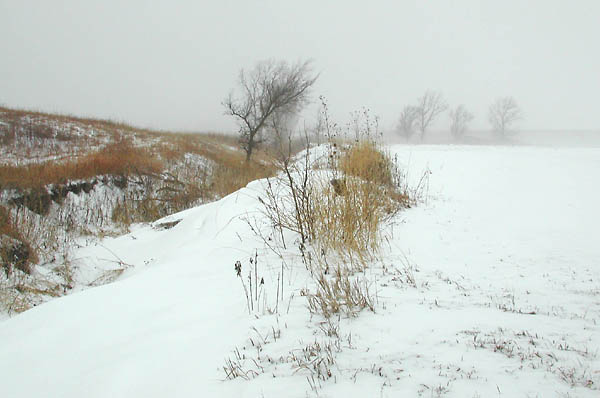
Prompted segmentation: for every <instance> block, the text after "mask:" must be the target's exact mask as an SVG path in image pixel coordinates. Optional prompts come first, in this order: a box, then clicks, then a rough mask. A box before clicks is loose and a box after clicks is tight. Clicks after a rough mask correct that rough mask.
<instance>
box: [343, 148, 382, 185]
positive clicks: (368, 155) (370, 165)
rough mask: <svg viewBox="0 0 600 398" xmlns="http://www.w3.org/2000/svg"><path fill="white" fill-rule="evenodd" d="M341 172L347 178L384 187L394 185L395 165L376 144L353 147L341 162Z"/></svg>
mask: <svg viewBox="0 0 600 398" xmlns="http://www.w3.org/2000/svg"><path fill="white" fill-rule="evenodd" d="M339 168H340V170H341V171H342V172H343V173H344V174H346V175H347V176H355V177H358V178H360V179H362V180H364V181H369V182H374V183H376V184H379V185H383V186H391V185H392V183H393V177H392V176H393V164H392V162H391V160H390V158H389V156H388V155H387V154H386V153H384V152H383V151H382V150H381V148H379V147H378V146H377V144H376V143H374V142H372V141H361V142H359V143H357V144H355V145H353V146H352V147H351V148H350V149H349V150H348V151H347V152H346V153H345V154H343V155H342V156H341V158H340V161H339Z"/></svg>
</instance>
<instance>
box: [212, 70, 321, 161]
mask: <svg viewBox="0 0 600 398" xmlns="http://www.w3.org/2000/svg"><path fill="white" fill-rule="evenodd" d="M317 78H318V75H314V74H313V73H312V68H311V63H310V61H304V62H298V63H296V64H294V65H288V63H287V62H285V61H273V60H268V61H262V62H259V63H257V64H256V66H255V67H254V69H253V70H251V71H250V72H245V71H244V70H243V69H242V70H241V71H240V76H239V81H238V83H239V88H240V90H241V94H240V96H239V97H237V98H236V97H234V94H233V93H230V94H229V96H228V97H227V98H226V99H225V100H224V101H223V106H224V107H225V109H226V111H225V114H226V115H230V116H233V117H235V118H236V119H237V122H238V124H239V127H240V131H239V133H240V144H241V146H242V149H244V151H245V152H246V160H247V161H249V160H250V158H251V156H252V152H253V151H254V149H256V147H257V146H258V145H260V144H261V143H262V142H263V141H264V140H265V139H264V137H263V136H262V133H263V130H264V129H266V128H267V127H268V125H269V122H270V121H272V120H273V118H274V117H276V116H277V118H278V119H279V120H283V119H284V115H286V114H287V115H291V114H296V113H298V112H299V111H300V110H301V109H302V108H303V107H304V106H305V105H306V103H307V102H308V98H309V93H310V88H311V87H312V85H313V84H314V83H315V82H316V80H317ZM276 123H277V122H276ZM271 124H272V123H271Z"/></svg>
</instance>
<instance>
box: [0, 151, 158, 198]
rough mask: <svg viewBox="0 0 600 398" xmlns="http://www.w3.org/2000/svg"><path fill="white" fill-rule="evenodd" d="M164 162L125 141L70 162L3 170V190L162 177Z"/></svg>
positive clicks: (0, 170) (0, 177)
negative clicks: (111, 178) (136, 175)
mask: <svg viewBox="0 0 600 398" xmlns="http://www.w3.org/2000/svg"><path fill="white" fill-rule="evenodd" d="M162 169H163V165H162V162H161V161H160V160H159V159H157V158H155V157H153V156H152V155H151V153H150V152H149V151H148V150H147V149H144V148H139V147H135V146H133V145H132V144H131V142H130V141H127V140H121V141H119V142H115V143H113V144H109V145H108V146H106V147H104V148H103V149H101V150H99V151H95V152H92V153H89V154H87V155H84V156H81V157H78V158H76V159H73V160H69V161H60V162H57V161H48V162H44V163H31V164H27V165H24V166H8V165H2V166H0V189H21V190H23V189H40V188H43V187H45V186H47V185H51V184H66V183H68V182H69V181H72V180H89V179H91V178H94V177H97V176H101V175H114V176H123V177H126V176H128V175H130V174H131V173H134V172H136V173H138V172H141V173H159V172H160V171H161V170H162Z"/></svg>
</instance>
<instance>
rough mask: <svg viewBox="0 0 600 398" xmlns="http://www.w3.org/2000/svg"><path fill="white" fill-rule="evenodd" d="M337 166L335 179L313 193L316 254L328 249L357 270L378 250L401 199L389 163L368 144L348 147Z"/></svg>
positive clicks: (403, 204) (373, 144)
mask: <svg viewBox="0 0 600 398" xmlns="http://www.w3.org/2000/svg"><path fill="white" fill-rule="evenodd" d="M337 165H338V166H337V167H338V170H337V171H338V173H336V174H337V175H338V178H334V179H332V180H330V181H329V184H320V185H319V186H318V188H317V189H316V190H315V191H314V193H313V196H314V200H313V203H312V206H311V208H312V215H313V220H312V223H313V227H312V230H313V231H314V235H315V236H314V238H315V242H316V244H317V245H318V246H319V248H320V251H321V252H327V251H333V252H334V253H336V254H337V255H338V256H340V258H341V259H342V260H343V261H345V262H348V263H349V264H350V265H351V267H352V268H353V269H354V270H361V269H364V268H365V267H366V264H367V263H368V262H369V261H370V260H372V259H373V257H374V256H375V255H376V253H377V251H378V249H379V247H380V244H381V241H382V237H381V236H380V233H381V229H382V228H381V227H382V224H383V223H384V222H385V221H387V220H389V219H390V218H391V217H392V216H393V215H394V214H396V212H397V211H398V210H400V209H401V208H403V207H404V206H405V205H406V201H407V198H406V197H405V195H402V194H400V193H399V192H398V191H397V187H395V186H394V174H395V173H397V170H396V167H395V164H394V162H393V161H392V159H391V158H390V157H389V155H388V154H386V153H385V152H384V151H383V150H382V149H381V148H380V147H378V146H377V144H375V143H374V142H372V141H369V140H366V141H359V142H357V143H355V144H354V145H352V146H351V147H350V148H349V149H348V150H346V151H345V152H343V153H342V154H341V155H340V157H339V159H338V162H337Z"/></svg>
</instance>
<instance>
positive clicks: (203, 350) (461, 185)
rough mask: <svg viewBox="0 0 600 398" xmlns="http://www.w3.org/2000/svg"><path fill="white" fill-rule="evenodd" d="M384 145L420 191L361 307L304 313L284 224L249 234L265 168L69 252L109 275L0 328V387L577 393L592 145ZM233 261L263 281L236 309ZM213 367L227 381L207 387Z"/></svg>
mask: <svg viewBox="0 0 600 398" xmlns="http://www.w3.org/2000/svg"><path fill="white" fill-rule="evenodd" d="M390 151H391V152H392V153H393V154H395V155H397V157H398V162H399V163H400V164H401V165H402V166H404V167H405V168H406V170H407V171H406V173H407V175H408V178H409V179H413V180H414V181H415V182H417V181H418V179H419V178H420V176H421V175H422V171H423V170H425V169H427V170H429V171H430V173H431V174H430V181H429V184H430V185H429V196H428V199H427V201H426V203H421V204H420V205H419V206H417V207H414V208H412V209H410V210H406V211H404V212H402V213H400V214H399V215H398V218H396V219H395V220H393V221H394V222H393V223H392V224H390V225H388V226H387V227H386V228H387V236H388V241H387V242H386V249H385V250H384V253H382V257H381V259H380V260H379V261H377V262H376V263H373V264H372V265H371V267H370V268H369V269H368V270H367V271H366V272H365V273H364V274H360V275H357V277H358V278H360V280H361V281H363V282H364V283H366V284H368V285H369V286H370V290H371V291H372V292H373V295H374V299H375V312H374V313H372V312H369V311H363V312H361V313H360V314H358V316H357V317H355V318H346V317H344V316H341V317H339V318H330V319H329V320H326V319H324V318H322V317H319V316H318V315H313V316H311V314H309V312H308V310H307V308H306V305H307V301H306V298H305V295H306V292H310V291H311V290H313V291H314V288H315V286H314V280H313V279H312V278H311V277H310V275H308V272H307V270H306V267H305V265H304V263H303V262H302V258H301V255H300V252H299V250H298V247H297V243H298V242H297V239H296V240H294V235H293V234H291V233H290V234H289V235H287V236H286V241H287V242H296V244H295V245H291V244H290V245H289V248H288V250H280V251H279V253H275V252H274V251H273V250H271V249H269V248H268V247H267V245H266V243H269V242H271V241H269V240H268V238H269V236H268V231H269V229H268V224H269V223H268V220H265V219H264V213H263V211H262V207H261V206H262V205H261V203H260V201H259V198H260V197H264V195H265V189H266V187H265V181H264V180H262V181H256V182H253V183H251V184H249V185H248V186H247V187H246V188H244V189H242V190H240V191H238V192H235V193H233V194H231V195H229V196H227V197H225V198H223V199H221V200H219V201H217V202H214V203H210V204H206V205H203V206H199V207H196V208H193V209H189V210H186V211H184V212H181V213H178V214H175V215H172V216H169V217H167V218H166V219H164V220H160V221H158V222H156V223H154V224H153V225H148V226H141V227H139V228H137V229H134V230H133V231H132V232H131V233H130V234H128V235H125V236H122V237H118V238H107V239H105V240H103V241H102V242H100V243H99V244H98V245H90V246H88V247H85V248H82V249H81V250H80V251H78V252H77V257H78V258H79V259H81V260H82V261H83V260H85V261H89V262H93V263H96V264H98V266H105V265H106V264H126V265H127V266H126V269H125V270H124V271H123V272H122V273H121V275H120V277H119V278H118V279H117V280H116V281H115V282H114V283H111V284H108V285H104V286H100V287H97V288H93V289H89V290H86V291H82V292H80V293H77V294H73V295H70V296H67V297H63V298H60V299H57V300H53V301H51V302H49V303H46V304H44V305H42V306H39V307H37V308H34V309H32V310H30V311H27V312H25V313H23V314H21V315H19V316H16V317H14V318H11V319H9V320H6V321H4V322H2V323H0V374H1V375H3V376H2V387H3V391H4V392H5V394H6V395H7V396H22V397H34V396H40V395H47V396H64V397H79V396H81V395H83V394H85V395H87V396H92V397H95V396H97V397H105V396H114V397H118V396H123V397H125V396H127V397H129V396H145V397H150V396H156V397H161V396H165V395H169V396H190V395H202V396H232V397H233V396H235V397H254V396H265V397H270V396H278V397H279V396H306V395H308V396H316V395H318V396H349V397H354V396H356V397H363V396H374V395H376V396H384V397H385V396H390V397H391V396H423V397H431V396H433V397H436V396H443V397H477V396H480V397H487V396H498V395H500V396H510V397H513V396H514V397H518V396H544V397H545V396H557V395H558V396H561V395H562V396H578V397H594V396H596V395H597V393H598V389H599V388H600V361H599V359H598V354H599V352H598V347H600V326H599V325H598V321H599V320H600V305H599V299H598V298H599V297H600V296H599V295H600V280H599V279H598V275H599V274H600V273H599V271H600V268H599V267H600V264H599V263H598V259H600V248H599V247H598V245H597V239H596V234H595V233H594V231H595V228H596V226H597V225H598V224H599V223H600V213H599V212H598V211H597V208H596V206H597V203H600V191H599V190H598V188H597V186H596V184H595V181H597V180H598V179H599V178H600V152H599V151H598V149H548V148H545V149H540V148H526V147H521V148H510V147H503V148H495V147H460V146H452V147H444V146H435V147H429V146H419V147H408V146H398V147H392V148H390ZM175 221H178V222H177V223H175ZM165 223H171V224H169V227H170V228H168V229H165V228H162V227H160V225H162V224H165ZM251 226H258V227H260V228H264V229H262V231H263V232H264V233H265V234H266V235H264V236H263V237H266V238H267V240H266V241H265V240H264V239H263V238H261V237H259V236H258V235H257V234H256V233H254V232H252V230H251V228H250V227H251ZM286 233H287V232H286ZM251 258H252V259H258V263H256V262H255V260H253V262H252V263H251V262H250V259H251ZM237 261H239V262H240V264H241V265H242V276H243V277H244V278H245V277H246V275H247V274H248V271H249V270H252V269H256V270H258V273H259V276H260V278H259V280H260V279H263V280H264V283H263V284H260V285H259V286H256V285H255V286H254V287H255V288H257V289H260V291H259V293H258V295H259V297H260V308H262V310H260V308H259V309H257V310H255V311H253V313H252V315H248V310H247V300H246V297H245V293H244V288H243V286H242V283H241V279H240V278H239V277H238V276H237V275H236V271H235V269H234V265H235V264H236V262H237ZM281 281H283V284H281ZM281 286H283V288H281ZM257 291H258V290H257ZM280 295H281V296H283V297H280ZM278 298H279V300H277V299H278ZM232 365H233V366H239V367H240V369H242V370H243V371H245V372H246V373H245V375H246V377H238V378H236V379H234V380H226V379H227V368H228V366H229V367H230V369H231V366H232ZM224 368H225V369H224ZM328 372H329V374H328ZM246 379H248V380H246Z"/></svg>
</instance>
